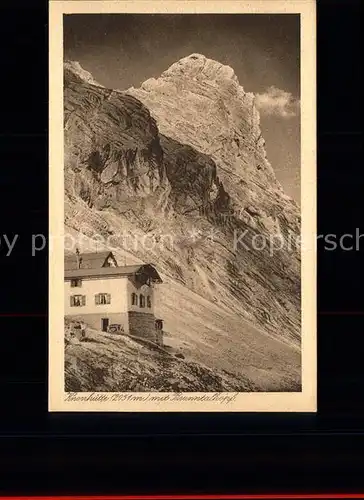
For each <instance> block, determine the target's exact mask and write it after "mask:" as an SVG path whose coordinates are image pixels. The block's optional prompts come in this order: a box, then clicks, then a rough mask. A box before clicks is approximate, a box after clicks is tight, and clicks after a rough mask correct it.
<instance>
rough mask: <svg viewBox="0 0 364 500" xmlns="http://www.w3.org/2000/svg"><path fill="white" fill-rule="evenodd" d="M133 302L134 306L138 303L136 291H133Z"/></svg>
mask: <svg viewBox="0 0 364 500" xmlns="http://www.w3.org/2000/svg"><path fill="white" fill-rule="evenodd" d="M131 304H132V305H133V306H137V305H138V295H137V294H136V293H134V292H133V293H132V294H131Z"/></svg>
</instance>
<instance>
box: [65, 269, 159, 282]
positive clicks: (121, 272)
mask: <svg viewBox="0 0 364 500" xmlns="http://www.w3.org/2000/svg"><path fill="white" fill-rule="evenodd" d="M138 274H147V275H149V276H150V277H151V278H152V280H153V281H156V282H157V283H162V279H161V277H160V276H159V274H158V272H157V270H156V269H155V267H154V266H152V264H136V265H133V266H119V267H99V268H89V269H68V270H67V269H65V273H64V275H65V279H66V280H67V279H72V278H99V277H105V278H107V277H109V278H112V277H117V276H136V275H138Z"/></svg>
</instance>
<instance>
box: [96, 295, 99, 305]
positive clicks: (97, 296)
mask: <svg viewBox="0 0 364 500" xmlns="http://www.w3.org/2000/svg"><path fill="white" fill-rule="evenodd" d="M95 304H96V305H98V304H100V295H99V294H98V293H97V294H96V295H95Z"/></svg>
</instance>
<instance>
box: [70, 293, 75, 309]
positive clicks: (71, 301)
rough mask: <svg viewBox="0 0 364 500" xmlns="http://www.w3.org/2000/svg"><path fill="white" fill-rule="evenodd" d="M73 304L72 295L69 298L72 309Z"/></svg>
mask: <svg viewBox="0 0 364 500" xmlns="http://www.w3.org/2000/svg"><path fill="white" fill-rule="evenodd" d="M74 304H75V302H74V300H73V295H71V297H70V306H71V307H73V306H74Z"/></svg>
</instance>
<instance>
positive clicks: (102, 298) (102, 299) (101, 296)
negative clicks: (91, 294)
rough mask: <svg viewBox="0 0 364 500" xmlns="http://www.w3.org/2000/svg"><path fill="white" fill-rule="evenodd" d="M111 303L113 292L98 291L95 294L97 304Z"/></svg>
mask: <svg viewBox="0 0 364 500" xmlns="http://www.w3.org/2000/svg"><path fill="white" fill-rule="evenodd" d="M110 303H111V294H110V293H98V294H96V295H95V304H96V305H101V304H110Z"/></svg>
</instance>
